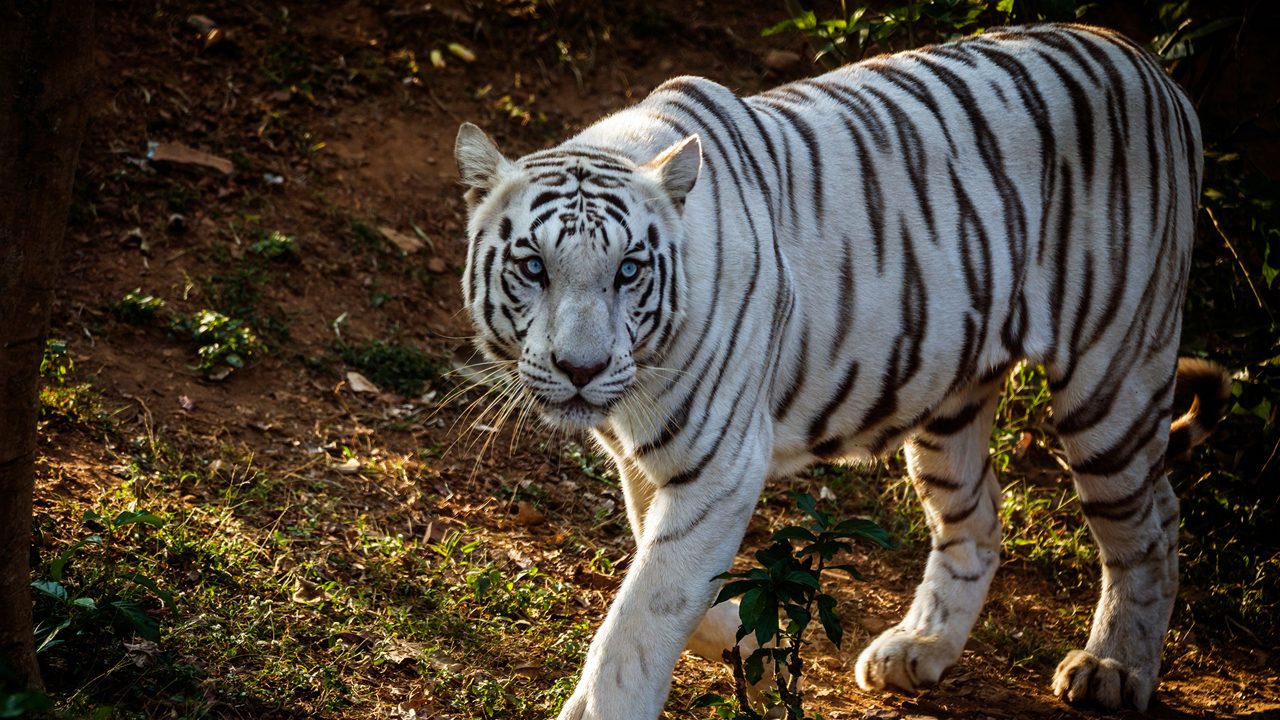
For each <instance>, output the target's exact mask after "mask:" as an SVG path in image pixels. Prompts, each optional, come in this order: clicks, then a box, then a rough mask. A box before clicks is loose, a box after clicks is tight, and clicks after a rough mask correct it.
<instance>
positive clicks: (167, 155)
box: [147, 142, 234, 175]
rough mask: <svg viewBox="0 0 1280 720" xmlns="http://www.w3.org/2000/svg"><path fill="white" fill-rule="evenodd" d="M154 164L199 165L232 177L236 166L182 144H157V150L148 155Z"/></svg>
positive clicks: (154, 149) (228, 161)
mask: <svg viewBox="0 0 1280 720" xmlns="http://www.w3.org/2000/svg"><path fill="white" fill-rule="evenodd" d="M147 157H148V158H149V159H151V161H152V162H158V163H175V164H177V165H198V166H200V167H207V168H212V169H214V170H217V171H218V172H220V173H222V174H223V175H230V174H231V171H232V170H233V169H234V166H233V165H232V164H231V161H230V160H228V159H226V158H222V157H218V156H217V155H212V154H210V153H207V152H205V151H203V150H197V149H195V148H193V147H191V146H190V145H184V144H182V143H180V142H167V143H156V146H155V148H153V149H152V150H151V152H149V153H147Z"/></svg>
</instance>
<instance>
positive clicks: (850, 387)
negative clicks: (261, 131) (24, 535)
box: [457, 25, 1223, 720]
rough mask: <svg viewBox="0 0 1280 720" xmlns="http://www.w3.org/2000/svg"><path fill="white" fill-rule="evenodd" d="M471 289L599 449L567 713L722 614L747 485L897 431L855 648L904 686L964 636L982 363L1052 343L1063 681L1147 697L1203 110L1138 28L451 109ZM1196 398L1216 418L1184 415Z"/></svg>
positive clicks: (752, 499)
mask: <svg viewBox="0 0 1280 720" xmlns="http://www.w3.org/2000/svg"><path fill="white" fill-rule="evenodd" d="M457 155H458V160H459V165H460V168H461V171H462V175H463V178H464V182H465V183H466V184H467V185H468V186H469V187H470V190H469V191H468V199H469V202H470V205H471V215H470V222H469V225H468V236H469V241H470V245H469V249H468V266H467V271H466V274H465V277H464V280H463V289H464V295H465V300H466V303H467V306H468V308H469V310H470V312H471V315H472V317H473V318H474V320H475V324H476V327H477V328H478V331H479V339H478V344H479V347H480V348H481V349H482V350H483V351H484V352H485V353H487V354H488V355H489V356H490V357H491V358H492V359H493V360H495V361H497V362H499V363H502V365H500V367H504V368H510V370H509V373H510V379H511V380H512V385H513V387H514V388H515V389H516V391H517V392H519V393H521V394H522V397H524V398H525V399H526V400H527V402H528V403H529V404H531V405H533V406H536V407H537V408H538V409H539V410H540V411H541V412H542V414H543V415H544V417H545V418H546V419H547V420H548V421H549V422H551V423H553V424H556V425H560V426H564V427H569V428H583V429H587V428H589V429H591V430H592V432H593V433H594V434H595V436H596V437H597V439H598V440H599V441H600V443H601V445H602V446H603V447H604V448H605V449H606V450H607V451H608V452H609V454H610V455H612V456H613V458H614V459H615V460H616V462H617V465H618V469H619V474H620V476H621V478H622V482H623V487H624V490H625V492H626V496H627V511H628V516H629V518H630V521H631V525H632V528H633V530H634V532H635V536H636V542H637V545H638V550H637V554H636V557H635V560H634V562H633V564H632V567H631V570H630V572H629V573H628V576H627V578H626V580H625V582H624V583H623V585H622V588H621V590H620V591H619V594H618V598H617V600H616V601H615V603H614V605H613V607H612V608H611V609H610V611H609V614H608V616H607V617H606V618H605V620H604V622H603V624H602V625H601V628H600V630H599V632H598V633H597V635H596V637H595V640H594V641H593V643H592V645H591V649H590V651H589V653H588V656H587V660H586V665H585V667H584V669H583V673H582V679H581V681H580V683H579V685H578V688H577V691H576V692H575V694H574V695H573V697H572V698H571V699H570V700H569V701H568V703H566V705H565V708H564V710H563V712H562V713H561V717H562V718H571V719H575V720H576V719H578V718H609V719H610V720H616V719H617V718H655V717H657V715H658V713H659V711H660V709H661V707H662V704H663V701H664V699H665V697H666V694H667V691H668V688H669V684H670V677H671V669H672V667H673V665H674V663H675V661H676V658H677V656H678V654H679V653H680V651H681V649H682V648H684V647H685V646H686V643H688V645H689V646H690V647H691V648H692V649H695V650H698V651H700V652H702V653H704V654H707V655H711V656H714V657H718V656H719V651H720V650H721V649H723V648H726V647H728V646H729V645H730V644H731V643H732V641H733V630H734V629H735V627H736V624H737V623H736V619H735V618H734V617H733V614H734V610H733V608H732V607H730V606H717V608H715V609H713V610H712V612H711V613H710V614H708V615H706V617H705V618H704V613H705V611H706V609H707V606H708V604H709V603H710V600H711V598H712V595H713V593H714V589H715V588H714V584H713V583H712V582H711V578H712V577H714V576H715V575H716V574H718V573H720V572H721V571H723V570H725V569H726V568H727V567H728V566H729V564H730V562H731V560H732V559H733V556H734V554H735V552H736V551H737V548H738V545H739V543H740V542H741V538H742V535H743V532H744V529H745V527H746V524H747V521H748V519H749V517H750V515H751V512H752V509H753V508H754V506H755V504H756V500H757V497H758V495H759V492H760V489H761V487H762V484H763V482H764V481H765V480H766V478H769V477H779V476H785V475H789V474H792V473H794V472H796V471H798V470H800V469H802V468H804V467H805V466H807V465H809V464H811V463H813V462H815V461H820V460H829V459H844V458H867V457H871V456H874V455H877V454H880V453H884V452H886V451H891V450H893V449H894V448H896V447H897V446H899V445H901V444H903V443H905V447H906V457H907V465H908V470H909V472H910V475H911V478H912V481H913V482H914V484H915V487H916V490H917V493H918V494H919V496H920V498H921V500H922V503H923V505H924V510H925V514H926V518H927V520H928V523H929V527H930V529H931V532H932V551H931V554H930V556H929V560H928V564H927V567H926V569H925V574H924V579H923V581H922V582H921V584H920V586H919V588H918V590H917V592H916V596H915V600H914V602H913V604H912V606H911V609H910V610H909V612H908V613H907V615H906V617H905V618H904V619H903V620H902V621H901V622H900V623H899V624H898V625H896V626H895V627H893V628H891V629H889V630H888V631H886V632H885V633H884V634H882V635H881V636H880V637H879V638H877V639H876V640H875V641H874V642H873V643H871V645H870V647H868V648H867V649H866V650H865V651H864V652H863V653H862V654H861V656H860V657H859V659H858V662H857V666H856V674H857V681H858V683H859V685H861V686H862V687H863V688H866V689H880V688H887V687H896V688H900V689H905V690H914V689H916V688H919V687H923V686H926V685H929V684H932V683H934V682H936V681H937V680H938V679H939V677H940V676H941V675H942V673H943V671H944V670H946V668H948V667H949V666H950V665H952V664H953V663H954V662H955V661H956V660H957V659H958V658H959V656H960V652H961V649H962V648H963V646H964V643H965V640H966V638H967V636H968V634H969V631H970V629H971V627H972V625H973V623H974V620H975V619H976V617H977V615H978V612H979V610H980V608H981V606H982V603H983V601H984V599H985V596H986V592H987V588H988V586H989V584H990V582H991V578H992V576H993V575H994V573H995V570H996V566H997V565H998V562H999V552H1000V548H999V546H1000V522H999V512H998V510H999V507H998V506H999V503H1000V486H999V484H998V483H997V481H996V479H995V476H994V474H993V472H992V468H991V463H990V460H989V458H988V454H987V452H988V451H987V447H988V440H989V438H990V434H991V426H992V421H993V416H994V413H995V408H996V405H997V402H998V398H999V392H1000V389H1001V387H1002V383H1003V378H1004V376H1005V374H1006V371H1007V370H1008V369H1009V368H1010V367H1012V366H1013V365H1014V364H1016V363H1018V362H1021V361H1023V360H1028V361H1031V362H1037V363H1042V364H1043V365H1044V366H1045V367H1046V368H1047V370H1048V373H1049V376H1050V379H1051V383H1052V390H1053V402H1054V422H1055V425H1056V428H1057V431H1058V433H1059V435H1060V436H1061V438H1062V442H1063V445H1064V446H1065V448H1066V451H1067V454H1068V456H1069V458H1070V461H1071V464H1072V469H1073V471H1074V478H1075V483H1076V487H1077V489H1078V491H1079V495H1080V499H1081V505H1082V507H1083V509H1084V512H1085V515H1086V517H1087V519H1088V522H1089V525H1090V528H1091V530H1092V532H1093V535H1094V538H1095V539H1096V541H1097V543H1098V545H1099V547H1100V551H1101V552H1100V554H1101V558H1102V570H1103V583H1102V588H1103V589H1102V595H1101V599H1100V601H1099V604H1098V608H1097V612H1096V614H1095V617H1094V622H1093V628H1092V631H1091V633H1090V636H1089V639H1088V642H1087V643H1086V645H1085V648H1084V649H1082V650H1076V651H1073V652H1072V653H1071V654H1069V655H1068V656H1067V658H1066V659H1065V660H1064V661H1063V663H1062V665H1061V666H1060V667H1059V669H1058V672H1057V674H1056V677H1055V679H1054V690H1055V692H1056V693H1057V694H1058V695H1059V696H1062V697H1064V698H1065V699H1066V700H1068V701H1070V702H1073V703H1081V702H1092V703H1097V704H1100V705H1102V706H1103V707H1107V708H1121V707H1133V708H1139V709H1142V708H1145V707H1146V705H1147V703H1148V700H1149V697H1150V695H1151V693H1152V691H1153V689H1154V687H1155V684H1156V678H1157V673H1158V670H1159V657H1160V647H1161V644H1162V638H1163V634H1164V631H1165V628H1166V627H1167V624H1168V620H1169V614H1170V611H1171V609H1172V604H1173V597H1174V592H1175V589H1176V586H1177V550H1176V540H1177V528H1178V504H1177V499H1176V498H1175V497H1174V495H1173V492H1172V490H1171V488H1170V486H1169V483H1168V481H1167V480H1166V478H1165V474H1164V463H1165V454H1166V448H1167V447H1168V446H1169V443H1170V431H1171V430H1172V432H1173V434H1174V438H1175V445H1174V449H1175V450H1182V449H1185V448H1187V447H1190V445H1191V444H1192V443H1194V442H1198V441H1199V440H1202V439H1203V437H1204V435H1205V434H1207V431H1208V429H1210V428H1211V427H1212V424H1213V422H1214V421H1215V420H1216V417H1217V414H1218V413H1219V412H1220V409H1221V403H1220V402H1219V398H1220V397H1221V396H1220V389H1221V387H1222V382H1223V381H1222V379H1221V377H1222V376H1221V371H1220V369H1218V368H1217V367H1216V366H1211V365H1206V364H1201V365H1194V366H1193V365H1189V364H1187V365H1184V366H1183V367H1184V373H1183V375H1184V376H1185V378H1186V379H1188V381H1189V385H1190V386H1191V387H1192V389H1194V390H1195V392H1196V393H1197V395H1198V396H1199V403H1198V406H1197V408H1196V410H1193V412H1192V413H1191V414H1190V415H1189V416H1186V417H1184V418H1182V419H1179V420H1178V421H1177V422H1176V423H1173V424H1172V427H1171V401H1172V396H1173V390H1174V379H1175V369H1176V368H1177V367H1178V360H1177V357H1176V352H1177V346H1178V340H1179V333H1180V329H1181V306H1182V298H1183V295H1184V293H1185V291H1186V278H1187V271H1188V267H1189V262H1190V252H1191V245H1192V239H1193V225H1194V215H1195V210H1196V202H1197V198H1198V196H1199V189H1200V174H1201V146H1200V134H1199V127H1198V124H1197V120H1196V117H1195V114H1194V112H1193V111H1192V108H1191V106H1190V104H1189V103H1188V101H1187V100H1186V98H1185V97H1184V96H1183V94H1182V93H1181V92H1180V90H1179V89H1178V88H1177V87H1176V86H1175V85H1174V84H1173V83H1172V82H1171V81H1170V80H1169V79H1168V78H1167V77H1166V76H1165V75H1164V74H1163V72H1162V71H1161V69H1160V68H1159V66H1158V65H1157V64H1156V63H1155V62H1153V60H1152V59H1151V58H1150V57H1149V56H1148V55H1147V53H1145V52H1144V51H1143V50H1142V49H1141V48H1139V47H1138V46H1136V45H1134V44H1133V43H1131V42H1130V41H1128V40H1126V39H1124V38H1123V37H1120V36H1118V35H1116V34H1114V33H1112V32H1110V31H1107V30H1102V29H1098V28H1090V27H1083V26H1076V25H1044V26H1031V27H1025V28H1014V29H1008V30H1002V31H996V32H989V33H986V34H984V35H982V36H979V37H975V38H970V39H966V40H963V41H960V42H956V43H952V44H947V45H939V46H933V47H928V48H924V49H921V50H916V51H912V52H907V53H901V54H898V55H893V56H886V57H879V58H874V59H872V60H868V61H866V62H862V63H859V64H856V65H852V66H848V67H845V68H842V69H839V70H836V71H834V72H832V73H829V74H826V75H823V76H821V77H817V78H814V79H811V80H804V81H800V82H795V83H791V84H789V85H785V86H782V87H779V88H776V89H774V90H771V91H769V92H766V93H763V94H761V95H757V96H754V97H750V98H745V99H743V98H739V97H737V96H735V95H734V94H733V93H732V92H730V91H729V90H727V89H726V88H724V87H722V86H720V85H717V84H716V83H714V82H711V81H709V80H705V79H701V78H696V77H683V78H677V79H675V80H671V81H669V82H667V83H666V84H664V85H662V86H661V87H659V88H657V89H656V90H655V91H654V92H653V94H651V95H650V96H649V97H648V98H647V99H645V100H644V101H642V102H641V103H639V104H638V105H636V106H634V107H632V108H629V109H627V110H623V111H621V112H619V113H617V114H615V115H613V116H610V117H608V118H605V119H604V120H601V121H600V122H598V123H596V124H595V125H592V126H591V127H589V128H587V129H586V130H584V131H583V132H582V133H580V134H579V135H577V136H576V137H574V138H572V139H570V140H568V141H566V142H565V143H563V144H561V145H559V146H557V147H555V148H552V149H550V150H545V151H541V152H536V153H533V154H531V155H528V156H526V157H523V158H520V159H518V160H508V159H506V158H504V157H503V156H502V155H501V154H500V153H499V152H498V150H497V148H496V147H495V146H494V145H493V143H492V142H491V141H490V140H489V139H488V138H487V137H485V135H484V134H483V133H482V132H481V131H480V130H479V129H478V128H475V127H474V126H471V125H466V126H464V127H463V129H462V131H461V132H460V133H459V138H458V147H457ZM1206 413H1209V416H1208V417H1206V415H1205V414H1206Z"/></svg>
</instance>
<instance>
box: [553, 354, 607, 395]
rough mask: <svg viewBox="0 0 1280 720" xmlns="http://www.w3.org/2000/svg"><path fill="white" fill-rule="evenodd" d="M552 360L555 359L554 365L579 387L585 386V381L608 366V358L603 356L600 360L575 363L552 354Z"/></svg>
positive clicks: (590, 379)
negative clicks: (586, 363)
mask: <svg viewBox="0 0 1280 720" xmlns="http://www.w3.org/2000/svg"><path fill="white" fill-rule="evenodd" d="M552 360H553V361H555V364H556V367H558V368H560V371H561V372H563V373H564V374H565V375H568V376H569V381H570V382H572V383H573V386H574V387H579V388H580V387H585V386H586V384H587V383H589V382H591V381H592V379H594V378H595V376H597V375H599V374H600V373H602V372H604V369H605V368H607V367H609V358H605V359H604V360H601V361H600V362H597V363H592V364H590V365H575V364H573V363H571V362H568V361H566V360H561V359H560V358H558V357H555V356H552Z"/></svg>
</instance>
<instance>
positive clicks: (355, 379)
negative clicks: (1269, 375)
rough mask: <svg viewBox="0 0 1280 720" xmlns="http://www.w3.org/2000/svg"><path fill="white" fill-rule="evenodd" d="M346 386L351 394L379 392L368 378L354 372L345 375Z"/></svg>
mask: <svg viewBox="0 0 1280 720" xmlns="http://www.w3.org/2000/svg"><path fill="white" fill-rule="evenodd" d="M347 386H348V387H350V388H351V392H356V393H378V392H381V390H379V389H378V386H377V385H374V384H373V382H372V381H370V380H369V378H367V377H365V376H363V375H361V374H360V373H358V372H355V371H349V372H348V373H347Z"/></svg>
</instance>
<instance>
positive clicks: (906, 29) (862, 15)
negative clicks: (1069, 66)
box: [762, 0, 1077, 66]
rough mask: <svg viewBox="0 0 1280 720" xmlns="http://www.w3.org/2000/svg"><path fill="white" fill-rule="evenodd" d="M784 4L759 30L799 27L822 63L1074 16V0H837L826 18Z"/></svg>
mask: <svg viewBox="0 0 1280 720" xmlns="http://www.w3.org/2000/svg"><path fill="white" fill-rule="evenodd" d="M784 4H785V5H786V7H787V12H788V13H790V17H788V18H787V19H785V20H783V21H782V22H779V23H777V24H775V25H773V26H770V27H768V28H766V29H765V30H764V31H763V32H762V34H763V35H765V36H769V35H776V34H778V33H782V32H799V33H802V34H804V35H805V37H806V38H807V39H808V40H809V45H810V46H811V47H812V48H813V50H814V62H823V63H824V64H826V65H828V66H835V65H842V64H844V63H848V62H853V61H856V60H861V59H862V58H864V57H866V55H867V54H868V53H869V52H873V51H880V52H888V51H892V50H898V49H903V48H912V47H916V46H917V45H920V44H923V43H924V42H934V41H939V40H945V39H948V38H950V37H953V36H955V35H957V34H963V33H967V32H975V31H977V32H980V31H981V28H982V27H989V26H991V25H1005V24H1008V23H1010V22H1011V21H1018V22H1031V21H1053V20H1074V19H1075V18H1076V14H1077V8H1076V2H1075V0H998V1H988V0H920V1H919V2H908V3H906V4H904V5H898V6H893V7H889V8H887V9H883V10H876V9H873V8H872V6H870V5H856V6H854V7H853V8H851V9H850V8H848V7H847V6H846V4H845V3H844V2H841V3H840V8H839V10H840V12H839V14H838V15H836V16H834V17H827V19H821V18H820V17H819V15H818V13H816V12H815V11H813V10H805V9H803V8H801V7H800V6H799V5H798V4H797V3H795V2H787V3H784Z"/></svg>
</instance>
